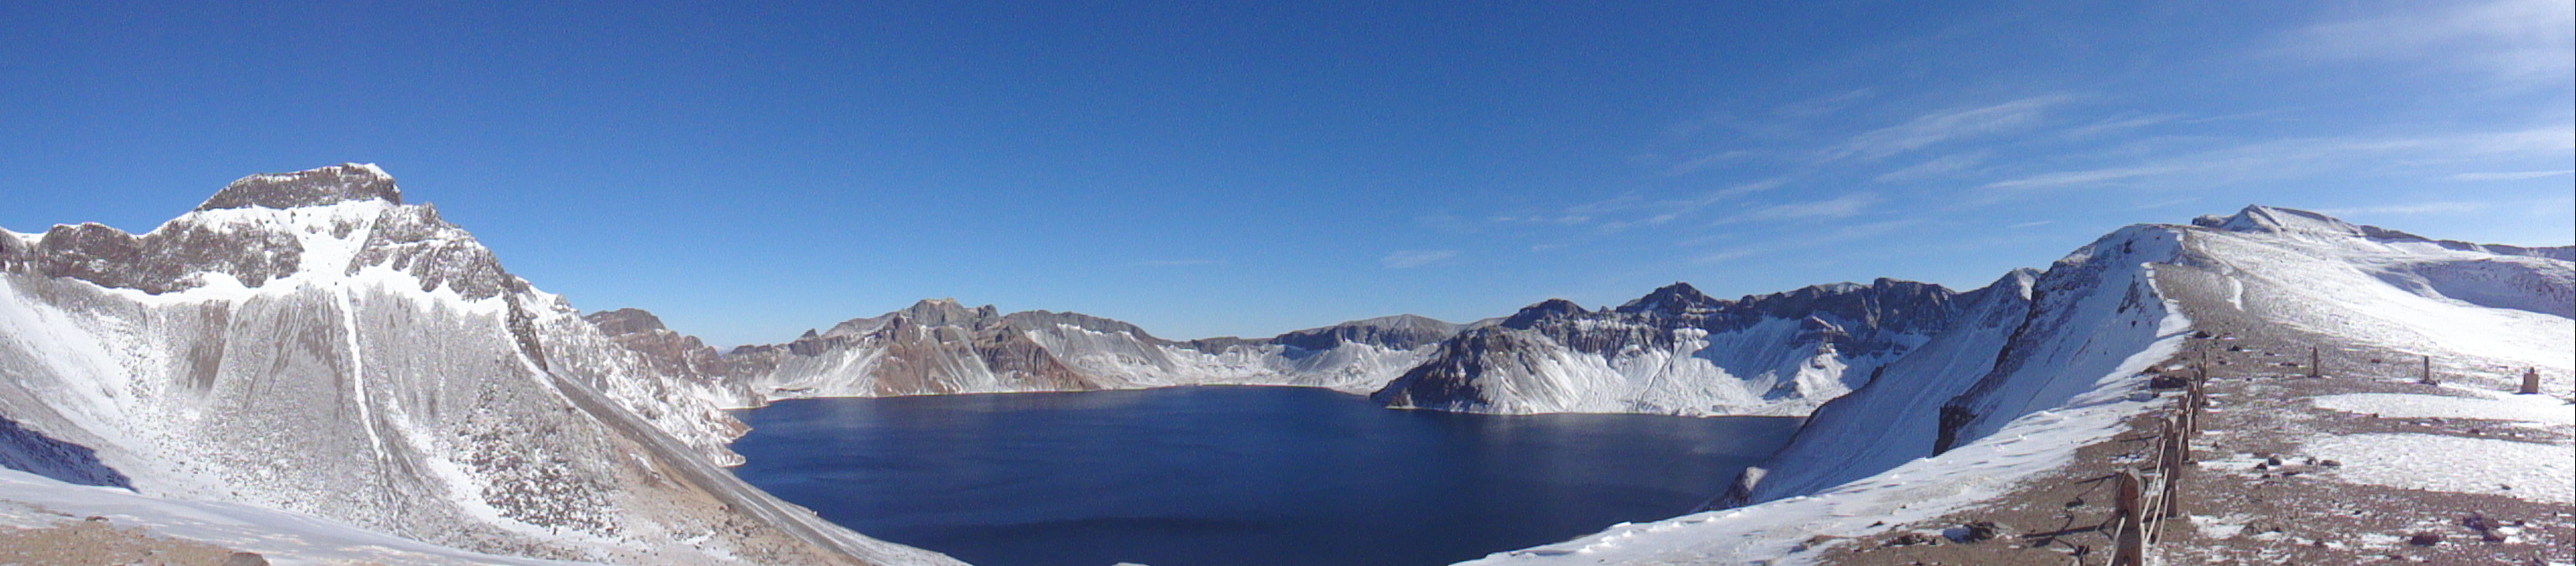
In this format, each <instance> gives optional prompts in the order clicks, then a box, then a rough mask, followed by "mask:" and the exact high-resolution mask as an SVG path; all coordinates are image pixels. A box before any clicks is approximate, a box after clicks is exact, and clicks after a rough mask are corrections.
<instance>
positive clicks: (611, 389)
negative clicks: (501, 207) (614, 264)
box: [0, 165, 953, 564]
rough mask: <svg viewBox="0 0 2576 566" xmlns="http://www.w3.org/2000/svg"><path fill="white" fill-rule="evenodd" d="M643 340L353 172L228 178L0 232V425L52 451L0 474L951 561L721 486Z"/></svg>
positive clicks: (555, 543)
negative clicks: (166, 215)
mask: <svg viewBox="0 0 2576 566" xmlns="http://www.w3.org/2000/svg"><path fill="white" fill-rule="evenodd" d="M629 323H630V324H629V325H628V326H638V327H640V326H652V325H649V324H644V323H642V321H641V320H640V319H639V320H630V321H629ZM628 330H633V329H628ZM668 334H669V331H668V330H657V329H649V328H646V329H643V331H642V332H641V333H626V334H621V335H619V336H618V337H617V339H612V337H611V336H610V335H608V334H607V333H605V332H602V331H601V329H600V328H599V327H598V326H597V325H595V324H593V323H591V322H589V321H585V320H583V319H582V318H581V316H580V314H579V313H578V311H575V310H573V308H572V306H571V304H570V303H569V302H568V301H565V300H564V299H563V298H562V297H559V296H555V295H551V294H547V293H544V292H542V291H538V290H536V289H535V288H534V287H533V286H531V285H529V284H528V283H527V282H526V281H524V280H521V279H519V278H517V277H515V276H512V275H510V274H509V273H508V272H507V271H506V270H504V269H502V267H501V265H500V263H499V261H498V260H497V259H495V258H494V256H493V254H492V252H491V251H490V250H489V249H487V248H485V247H484V246H483V245H482V244H480V243H479V242H477V241H475V239H474V238H473V236H472V235H471V234H469V233H466V232H465V231H464V230H463V229H462V228H459V227H457V226H455V225H453V224H449V223H447V222H445V221H444V220H441V219H440V218H439V217H438V214H437V212H436V210H435V209H433V208H431V207H429V206H428V205H425V204H402V203H401V198H400V191H399V189H396V188H395V187H394V185H393V180H392V178H391V177H390V176H388V175H385V174H384V173H383V171H381V170H379V169H376V168H374V167H372V166H363V165H342V166H335V167H325V168H321V169H315V170H310V171H303V172H297V173H286V174H272V175H255V176H252V177H248V178H245V179H243V180H240V181H236V182H234V183H232V184H231V185H229V186H227V187H225V188H224V189H223V190H221V191H219V192H217V194H216V195H215V196H214V197H213V198H210V199H208V200H207V201H206V204H205V205H204V206H201V207H199V208H198V209H197V210H193V211H189V212H187V213H185V214H181V215H179V216H178V217H177V218H174V219H172V220H170V221H169V222H166V223H163V224H162V225H161V226H159V227H157V228H155V229H154V230H152V231H151V232H147V233H144V234H140V235H136V234H129V233H126V232H123V231H119V230H116V229H113V228H109V227H106V226H102V225H97V224H82V225H74V226H57V227H54V228H53V229H51V230H48V231H47V232H46V233H45V235H44V236H43V237H41V238H35V239H33V241H29V239H27V238H22V237H13V238H0V417H5V418H6V420H8V421H10V422H12V423H14V424H13V426H15V427H17V428H18V429H19V430H20V431H22V432H24V433H25V434H26V435H34V436H36V437H41V438H45V439H51V440H53V441H57V442H38V443H0V450H10V451H15V452H19V453H16V454H13V455H12V456H10V457H0V460H24V459H27V458H30V457H32V458H62V457H64V456H63V455H66V454H77V455H80V456H79V457H80V458H81V459H82V460H83V461H82V462H79V464H81V465H78V466H70V467H63V466H52V467H47V466H31V467H32V468H36V469H73V470H96V469H100V468H104V469H107V470H113V471H114V472H115V474H116V475H117V476H121V477H122V478H124V480H122V481H121V482H118V483H120V484H121V485H126V486H130V487H131V488H132V489H133V490H134V491H135V492H137V493H140V494H143V495H147V496H152V497H159V498H167V499H180V500H202V501H219V502H227V503H235V504H242V505H249V506H254V507H262V508H269V509H277V510H283V511H290V512H295V513H303V514H308V515H313V516H319V517H323V518H327V519H329V520H332V521H337V522H340V523H344V524H347V525H353V526H356V527H359V528H364V529H368V530H373V531H377V532H383V533H388V534H392V535H395V536H401V537H407V538H411V539H415V540H420V541H425V542H429V543H433V544H437V545H443V546H450V547H455V548H462V549H468V550H473V551H478V552H486V553H494V554H502V555H510V556H521V557H535V558H547V559H574V560H588V561H601V562H612V563H625V564H848V563H851V562H859V563H869V564H953V562H951V561H947V560H945V559H944V558H941V557H937V556H936V555H932V554H929V553H924V552H920V551H917V550H913V549H907V548H902V547H899V546H895V545H888V544H885V543H881V542H877V541H873V540H869V539H866V538H864V537H860V536H858V535H856V534H852V533H849V532H848V531H846V530H842V529H839V528H838V527H833V526H831V525H829V524H827V523H824V522H822V521H820V520H819V519H816V518H814V517H813V516H812V515H811V514H810V513H802V512H799V510H796V509H794V508H793V507H792V506H789V505H787V504H785V503H783V502H780V501H778V500H776V499H775V498H773V497H770V496H768V495H767V494H764V493H761V492H759V491H758V490H756V489H752V488H750V487H749V486H747V485H744V484H742V483H741V482H740V481H739V480H736V479H734V478H733V477H732V476H731V475H730V474H727V473H725V472H724V471H723V470H722V469H721V468H720V467H719V466H721V465H724V464H728V463H736V462H739V456H735V455H733V454H732V453H731V452H730V451H728V450H726V449H725V443H726V442H728V441H730V440H731V439H733V438H734V437H736V436H739V435H740V434H741V433H742V432H743V430H742V427H741V425H740V423H738V422H735V421H733V420H732V419H731V417H729V416H727V415H725V414H724V413H723V412H722V411H721V410H720V409H719V405H720V404H721V403H723V401H724V400H725V399H727V397H728V390H727V389H725V388H724V387H723V384H721V383H718V382H715V381H713V380H710V379H707V378H706V376H704V375H701V374H698V373H692V372H689V371H686V370H687V369H689V366H687V365H686V364H681V365H676V366H675V365H669V364H655V363H652V361H653V360H651V359H648V358H647V357H646V356H644V355H642V354H640V353H638V352H637V351H636V350H635V349H634V347H635V345H636V344H639V343H644V342H653V341H656V340H659V339H658V338H656V337H661V338H670V337H669V336H667V335H668ZM639 338H641V340H639ZM659 341H661V342H666V343H669V344H672V345H674V346H679V347H683V348H680V349H685V347H687V346H693V345H695V344H694V343H693V341H691V340H680V339H676V338H672V339H669V340H659ZM696 346H698V347H699V348H703V346H702V345H696ZM61 444H68V445H76V446H79V447H82V448H83V449H85V450H86V452H84V451H81V450H56V449H50V448H49V449H46V450H42V451H26V450H21V449H19V448H18V447H20V446H44V447H57V446H59V445H61ZM91 475H94V474H91ZM58 479H60V478H58ZM74 479H80V478H74Z"/></svg>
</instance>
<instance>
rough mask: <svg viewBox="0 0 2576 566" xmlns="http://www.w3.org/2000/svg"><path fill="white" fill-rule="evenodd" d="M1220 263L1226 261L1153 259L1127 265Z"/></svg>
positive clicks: (1158, 265) (1154, 265) (1161, 265)
mask: <svg viewBox="0 0 2576 566" xmlns="http://www.w3.org/2000/svg"><path fill="white" fill-rule="evenodd" d="M1220 263H1225V262H1222V261H1217V260H1213V259H1153V260H1145V261H1139V262H1136V263H1130V264H1127V265H1130V266H1135V267H1170V266H1181V265H1216V264H1220Z"/></svg>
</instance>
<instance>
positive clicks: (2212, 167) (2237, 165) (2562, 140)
mask: <svg viewBox="0 0 2576 566" xmlns="http://www.w3.org/2000/svg"><path fill="white" fill-rule="evenodd" d="M2567 127H2568V126H2563V125H2558V126H2544V127H2538V128H2528V129H2515V130H2506V131H2493V132H2470V133H2455V134H2439V135H2425V136H2415V137H2392V138H2331V137H2329V138H2290V139H2277V140H2267V141H2259V142H2253V143H2245V144H2240V145H2234V146H2228V147H2221V148H2216V149H2207V150H2201V151H2198V152H2193V153H2185V154H2180V155H2173V156H2167V157H2162V158H2151V159H2146V160H2142V161H2143V162H2142V163H2141V164H2137V165H2124V166H2118V167H2104V168H2097V169H2076V170H2067V171H2051V172H2046V173H2037V174H2029V175H2023V176H2019V177H2013V178H2008V179H2003V180H1999V181H1994V182H1989V183H1986V184H1984V185H1983V186H1982V187H1983V188H1985V189H1989V190H1995V191H1997V192H1998V193H1999V194H1997V195H1989V198H1999V197H2000V193H2009V192H2013V191H2025V190H2038V189H2053V188H2064V187H2078V186H2089V185H2106V184H2113V183H2116V182H2132V183H2137V182H2149V181H2158V180H2166V181H2178V180H2185V179H2183V177H2185V176H2187V177H2189V178H2190V179H2233V178H2252V177H2286V176H2297V175H2300V174H2304V173H2306V172H2309V171H2313V170H2315V169H2316V168H2318V167H2322V166H2353V165H2360V164H2367V163H2368V162H2366V161H2365V160H2371V161H2378V160H2377V159H2376V158H2378V157H2384V156H2387V155H2391V154H2399V155H2405V156H2408V157H2410V158H2412V159H2418V160H2422V159H2429V158H2449V159H2457V158H2476V157H2488V156H2498V155H2548V154H2553V153H2564V152H2566V151H2568V150H2569V149H2570V147H2571V146H2570V137H2569V136H2568V135H2567V130H2566V128H2567ZM2541 173H2549V174H2557V173H2559V172H2541ZM2518 174H2521V173H2506V174H2502V175H2518ZM2464 175H2479V174H2476V173H2469V174H2464ZM2541 176H2546V175H2541ZM2526 178H2527V177H2526ZM2454 179H2455V180H2505V179H2506V178H2481V177H2466V178H2462V177H2458V176H2454Z"/></svg>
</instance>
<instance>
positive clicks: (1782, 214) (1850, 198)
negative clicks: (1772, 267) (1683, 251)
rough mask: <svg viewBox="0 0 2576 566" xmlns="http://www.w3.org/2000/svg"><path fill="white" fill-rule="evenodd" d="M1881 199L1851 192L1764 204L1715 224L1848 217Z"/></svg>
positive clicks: (1872, 195) (1858, 213) (1873, 195)
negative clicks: (1831, 196)
mask: <svg viewBox="0 0 2576 566" xmlns="http://www.w3.org/2000/svg"><path fill="white" fill-rule="evenodd" d="M1881 200H1884V199H1881V198H1879V197H1878V195H1875V194H1870V193H1852V194H1848V195H1843V196H1840V197H1835V198H1832V199H1828V200H1820V201H1809V202H1795V203H1788V204H1778V205H1772V206H1766V207H1762V208H1758V209H1754V210H1753V211H1751V212H1746V213H1743V214H1738V215H1735V216H1729V217H1726V219H1724V220H1719V221H1717V224H1719V225H1726V224H1737V223H1743V222H1765V221H1781V220H1803V219H1815V218H1848V217H1852V216H1858V215H1860V213H1862V212H1864V211H1867V210H1868V209H1869V207H1870V205H1874V204H1878V203H1879V202H1880V201H1881Z"/></svg>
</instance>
